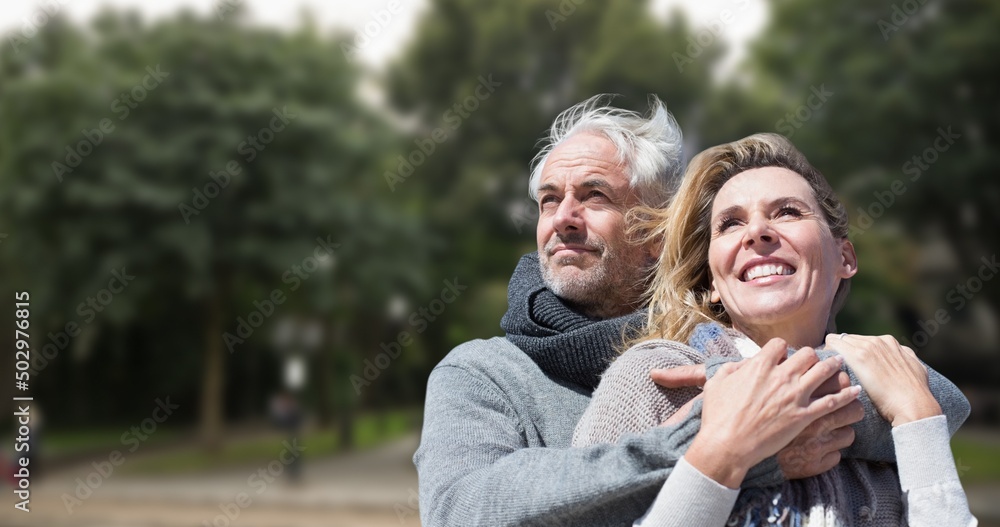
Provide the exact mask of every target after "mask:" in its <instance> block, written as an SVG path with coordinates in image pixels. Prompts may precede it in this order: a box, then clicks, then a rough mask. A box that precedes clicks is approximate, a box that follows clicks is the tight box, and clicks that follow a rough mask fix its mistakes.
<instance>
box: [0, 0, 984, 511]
mask: <svg viewBox="0 0 1000 527" xmlns="http://www.w3.org/2000/svg"><path fill="white" fill-rule="evenodd" d="M998 26H1000V4H998V3H997V2H990V1H987V0H950V1H948V2H945V1H943V0H927V1H923V0H877V1H872V0H844V1H841V2H832V3H831V2H824V1H820V0H800V1H796V2H791V1H786V0H773V1H770V2H763V1H756V0H754V1H749V0H730V1H714V0H705V1H698V2H684V1H672V0H657V1H640V0H621V1H617V0H616V1H613V2H601V1H596V0H523V1H522V0H519V1H517V2H510V1H503V2H501V1H481V0H480V1H472V0H418V1H404V0H400V1H372V2H363V3H362V2H344V1H337V2H319V1H314V2H301V1H300V2H293V1H288V2H266V1H249V0H248V1H240V0H222V1H220V2H217V3H213V2H209V1H203V2H194V1H188V2H184V1H171V2H158V3H156V4H155V5H154V4H153V3H145V2H138V1H131V2H128V1H119V2H110V3H98V2H89V1H85V0H49V1H44V2H37V3H31V2H27V3H23V4H18V5H17V6H7V7H5V9H4V12H3V14H0V36H2V38H0V40H2V42H0V276H2V277H3V279H2V281H0V289H2V295H0V298H5V299H7V302H8V303H7V305H6V307H3V308H2V309H3V311H4V312H5V313H6V314H5V315H4V316H3V324H4V327H7V328H8V331H7V334H8V335H11V334H13V333H14V329H15V328H14V327H13V326H14V324H15V323H16V321H17V320H20V318H18V317H19V315H17V314H16V313H17V312H16V309H18V308H19V307H20V308H22V309H23V308H25V307H24V306H15V302H16V300H15V294H17V293H21V292H28V294H29V297H30V300H29V301H28V304H29V305H28V306H27V308H26V309H28V310H29V312H30V315H28V316H29V317H30V318H29V320H30V330H29V331H28V333H29V334H30V337H29V341H30V349H31V354H30V361H29V364H22V365H21V367H20V369H19V367H18V366H16V364H15V360H16V359H17V358H16V356H15V352H16V351H17V347H16V343H15V340H16V339H15V338H11V337H9V336H8V337H5V338H3V339H0V351H2V356H3V357H5V358H4V359H3V360H0V378H4V379H10V380H8V381H6V382H3V383H0V394H2V395H3V397H0V408H2V412H0V415H2V416H3V417H2V419H0V420H2V421H3V422H4V423H6V425H4V427H3V428H2V430H4V431H5V434H4V439H3V443H2V451H3V454H4V455H3V458H2V467H3V478H2V480H3V485H5V489H4V491H3V493H4V495H5V496H6V497H5V498H4V507H3V508H2V510H0V524H2V525H18V526H20V525H46V526H61V525H74V526H91V525H93V526H105V525H129V526H147V525H162V526H174V525H177V526H180V525H191V526H216V527H224V526H226V525H237V524H238V525H273V526H284V525H288V526H292V525H419V518H418V514H417V511H418V508H419V504H418V503H417V499H416V489H417V480H416V475H415V472H414V470H413V468H412V464H411V462H410V457H411V456H412V453H413V451H414V450H415V448H416V446H417V441H418V431H419V427H420V423H421V412H422V401H423V394H424V390H425V387H426V379H427V376H428V374H429V372H430V370H431V368H432V367H433V366H434V365H435V364H436V363H437V362H438V361H439V360H440V359H441V358H442V357H443V356H444V355H445V354H446V353H447V352H448V351H449V350H450V349H451V348H452V347H454V346H455V345H457V344H459V343H461V342H463V341H465V340H468V339H473V338H485V337H490V336H494V335H500V334H501V332H500V329H499V320H500V317H501V316H502V314H503V313H504V311H505V310H506V287H507V281H508V279H509V277H510V274H511V272H512V271H513V269H514V266H515V264H516V262H517V260H518V257H519V256H520V255H521V254H524V253H526V252H529V251H533V250H534V249H535V242H534V225H535V219H536V217H537V212H536V208H535V204H534V202H532V201H531V200H530V199H528V197H527V180H528V168H527V167H528V163H529V161H530V159H531V157H532V156H533V155H534V153H535V152H536V142H537V141H538V139H539V138H540V137H541V136H542V134H543V133H544V131H545V130H546V128H547V127H548V125H549V124H550V123H551V121H552V119H553V118H554V117H555V115H556V114H557V113H558V112H560V111H561V110H563V109H565V108H567V107H569V106H570V105H572V104H574V103H576V102H578V101H581V100H583V99H585V98H587V97H590V96H591V95H594V94H597V93H615V94H619V95H620V97H618V98H616V99H615V100H614V104H616V105H618V106H622V107H626V108H631V109H636V110H640V111H644V110H645V108H646V101H647V96H648V95H649V94H656V95H658V96H659V97H660V98H662V99H663V100H664V101H665V102H666V103H667V105H668V107H669V109H670V110H671V111H672V112H673V113H674V115H675V116H676V117H677V119H678V120H679V122H680V124H681V126H682V128H683V130H684V132H685V137H686V156H687V157H688V158H690V156H691V155H693V154H694V153H697V152H698V151H700V150H702V149H704V148H706V147H708V146H711V145H715V144H718V143H721V142H727V141H731V140H735V139H738V138H740V137H743V136H745V135H748V134H750V133H754V132H761V131H773V132H777V133H782V134H784V135H786V136H788V137H790V138H791V140H792V141H793V142H794V143H795V144H796V145H797V146H798V147H799V148H800V149H801V150H802V151H803V152H804V153H805V154H806V155H807V156H808V157H809V159H810V160H811V161H812V162H813V164H814V165H816V166H817V167H818V168H819V169H820V170H821V171H822V172H824V174H826V176H827V177H828V178H829V179H830V181H831V182H832V183H833V185H834V187H835V188H836V189H837V190H838V192H839V193H840V195H841V197H842V198H844V200H845V202H846V203H847V204H848V208H849V210H850V212H851V218H852V229H851V231H852V234H851V237H852V239H853V241H854V243H855V245H856V246H857V250H858V254H859V257H860V264H861V265H860V269H861V271H860V273H859V275H858V276H857V277H856V278H855V279H854V281H853V291H852V295H851V298H850V300H849V302H848V305H847V308H846V309H845V311H844V312H843V313H842V314H841V316H840V318H839V324H840V328H841V329H842V330H843V331H848V332H856V333H867V334H882V333H890V334H892V335H895V336H896V337H897V338H899V339H900V340H901V341H904V342H907V343H909V344H910V345H911V346H912V347H913V348H914V349H916V350H917V351H918V354H919V355H920V356H921V358H922V359H923V360H925V361H926V362H927V363H929V364H930V365H932V366H933V367H934V368H936V369H938V370H939V371H941V372H943V373H944V374H946V375H947V376H948V377H950V378H951V379H953V380H954V381H955V382H956V384H958V385H959V386H960V387H961V388H962V390H963V391H964V392H965V393H966V395H967V396H968V397H969V399H970V400H971V401H972V405H973V414H972V416H971V417H970V419H969V421H968V423H967V424H966V425H965V427H964V428H963V429H962V430H961V431H960V432H959V434H958V435H957V436H956V437H955V439H954V441H953V449H954V452H955V455H956V459H957V461H958V465H959V471H960V473H961V477H962V479H963V482H964V484H965V485H966V488H967V490H968V492H969V495H970V500H971V502H972V505H973V508H974V512H975V513H976V514H977V515H978V516H979V518H980V521H981V525H1000V500H997V499H996V498H997V497H1000V383H998V380H1000V325H998V322H1000V314H998V308H1000V285H998V283H997V282H1000V280H993V278H994V277H995V276H996V275H997V274H998V273H1000V270H998V268H997V267H998V264H997V263H996V262H997V260H996V254H997V251H998V250H1000V240H998V238H997V235H996V234H995V229H996V226H997V225H998V224H1000V184H998V181H997V176H996V175H995V172H996V169H995V167H994V166H993V164H994V162H995V160H994V158H991V157H990V156H992V155H996V154H997V144H998V136H1000V105H998V102H997V101H998V98H1000V76H998V72H997V68H996V57H997V56H998V54H1000V33H998V32H997V30H996V28H997V27H998ZM18 298H21V297H18ZM25 369H26V371H28V372H29V373H30V376H29V377H30V378H29V381H28V382H29V386H28V388H27V389H26V390H20V389H18V387H17V385H16V384H15V382H14V379H12V377H14V376H15V372H17V371H22V370H25ZM23 396H30V397H33V399H34V400H33V401H31V403H30V424H29V425H28V426H29V429H28V430H27V431H29V432H30V433H29V434H27V435H25V434H24V432H25V431H26V430H25V429H22V428H20V424H19V423H18V422H17V421H16V417H17V416H15V412H17V411H18V408H19V407H18V406H16V404H23V403H22V402H20V401H13V400H12V397H23ZM19 437H21V439H18V438H19ZM26 437H30V439H28V440H27V441H25V439H24V438H26ZM22 442H27V443H28V444H29V445H30V447H31V448H30V451H29V452H30V454H29V455H28V457H29V460H30V463H29V467H30V474H31V475H30V490H31V502H30V508H31V513H30V514H24V513H23V512H21V511H18V510H17V509H16V508H15V507H14V505H15V504H16V503H18V502H21V501H22V500H21V499H20V498H18V497H17V496H16V494H13V493H12V488H11V486H14V488H15V489H16V488H17V487H16V486H17V485H18V484H22V485H23V483H20V482H21V479H23V478H19V477H17V474H16V472H17V463H18V462H19V458H20V457H22V456H24V455H25V454H26V452H25V451H23V450H21V451H18V450H16V445H17V444H19V443H22Z"/></svg>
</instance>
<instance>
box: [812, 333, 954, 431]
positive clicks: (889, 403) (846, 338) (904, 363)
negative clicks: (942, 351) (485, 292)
mask: <svg viewBox="0 0 1000 527" xmlns="http://www.w3.org/2000/svg"><path fill="white" fill-rule="evenodd" d="M826 347H827V348H828V349H831V350H835V351H837V352H839V353H840V354H841V355H843V356H844V359H845V360H846V361H847V364H848V366H850V367H851V369H852V370H853V371H854V374H855V375H857V376H858V380H859V381H860V382H861V386H862V387H864V389H865V391H867V392H868V397H870V398H871V400H872V404H874V405H875V408H876V409H877V410H878V411H879V413H880V414H882V417H884V418H885V419H886V420H887V421H889V422H890V423H892V426H894V427H895V426H899V425H902V424H906V423H909V422H911V421H917V420H919V419H924V418H926V417H933V416H935V415H941V405H939V404H938V402H937V400H935V399H934V395H932V394H931V390H930V388H929V387H928V385H927V367H925V366H924V365H923V364H921V362H920V361H919V360H918V359H917V354H916V353H914V352H913V350H912V349H910V348H908V347H906V346H903V345H901V344H900V343H899V342H897V341H896V339H894V338H893V337H891V336H889V335H883V336H881V337H869V336H864V335H847V334H843V335H834V334H830V335H827V336H826Z"/></svg>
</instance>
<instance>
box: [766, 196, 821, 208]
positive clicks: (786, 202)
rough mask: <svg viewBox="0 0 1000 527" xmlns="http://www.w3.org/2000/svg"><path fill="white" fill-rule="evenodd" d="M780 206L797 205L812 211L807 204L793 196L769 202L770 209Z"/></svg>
mask: <svg viewBox="0 0 1000 527" xmlns="http://www.w3.org/2000/svg"><path fill="white" fill-rule="evenodd" d="M782 205H799V206H801V207H804V208H807V209H812V207H810V206H809V202H807V201H804V200H802V199H801V198H797V197H795V196H785V197H782V198H777V199H775V200H773V201H771V203H770V207H771V208H775V207H780V206H782Z"/></svg>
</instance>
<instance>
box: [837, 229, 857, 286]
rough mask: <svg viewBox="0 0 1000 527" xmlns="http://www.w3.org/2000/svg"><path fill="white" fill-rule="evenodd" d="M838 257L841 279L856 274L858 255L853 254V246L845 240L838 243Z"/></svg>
mask: <svg viewBox="0 0 1000 527" xmlns="http://www.w3.org/2000/svg"><path fill="white" fill-rule="evenodd" d="M840 257H841V270H840V277H841V278H845V279H846V278H850V277H852V276H854V275H856V274H858V255H857V253H855V252H854V244H853V243H851V241H850V240H848V239H847V238H844V239H843V241H841V242H840Z"/></svg>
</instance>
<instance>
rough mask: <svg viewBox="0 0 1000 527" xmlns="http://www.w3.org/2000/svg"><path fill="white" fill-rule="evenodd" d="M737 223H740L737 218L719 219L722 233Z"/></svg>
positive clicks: (719, 229)
mask: <svg viewBox="0 0 1000 527" xmlns="http://www.w3.org/2000/svg"><path fill="white" fill-rule="evenodd" d="M737 225H739V221H738V220H737V219H736V218H722V219H721V220H719V227H718V231H719V232H720V233H722V232H726V231H728V230H729V229H731V228H733V227H735V226H737Z"/></svg>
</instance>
